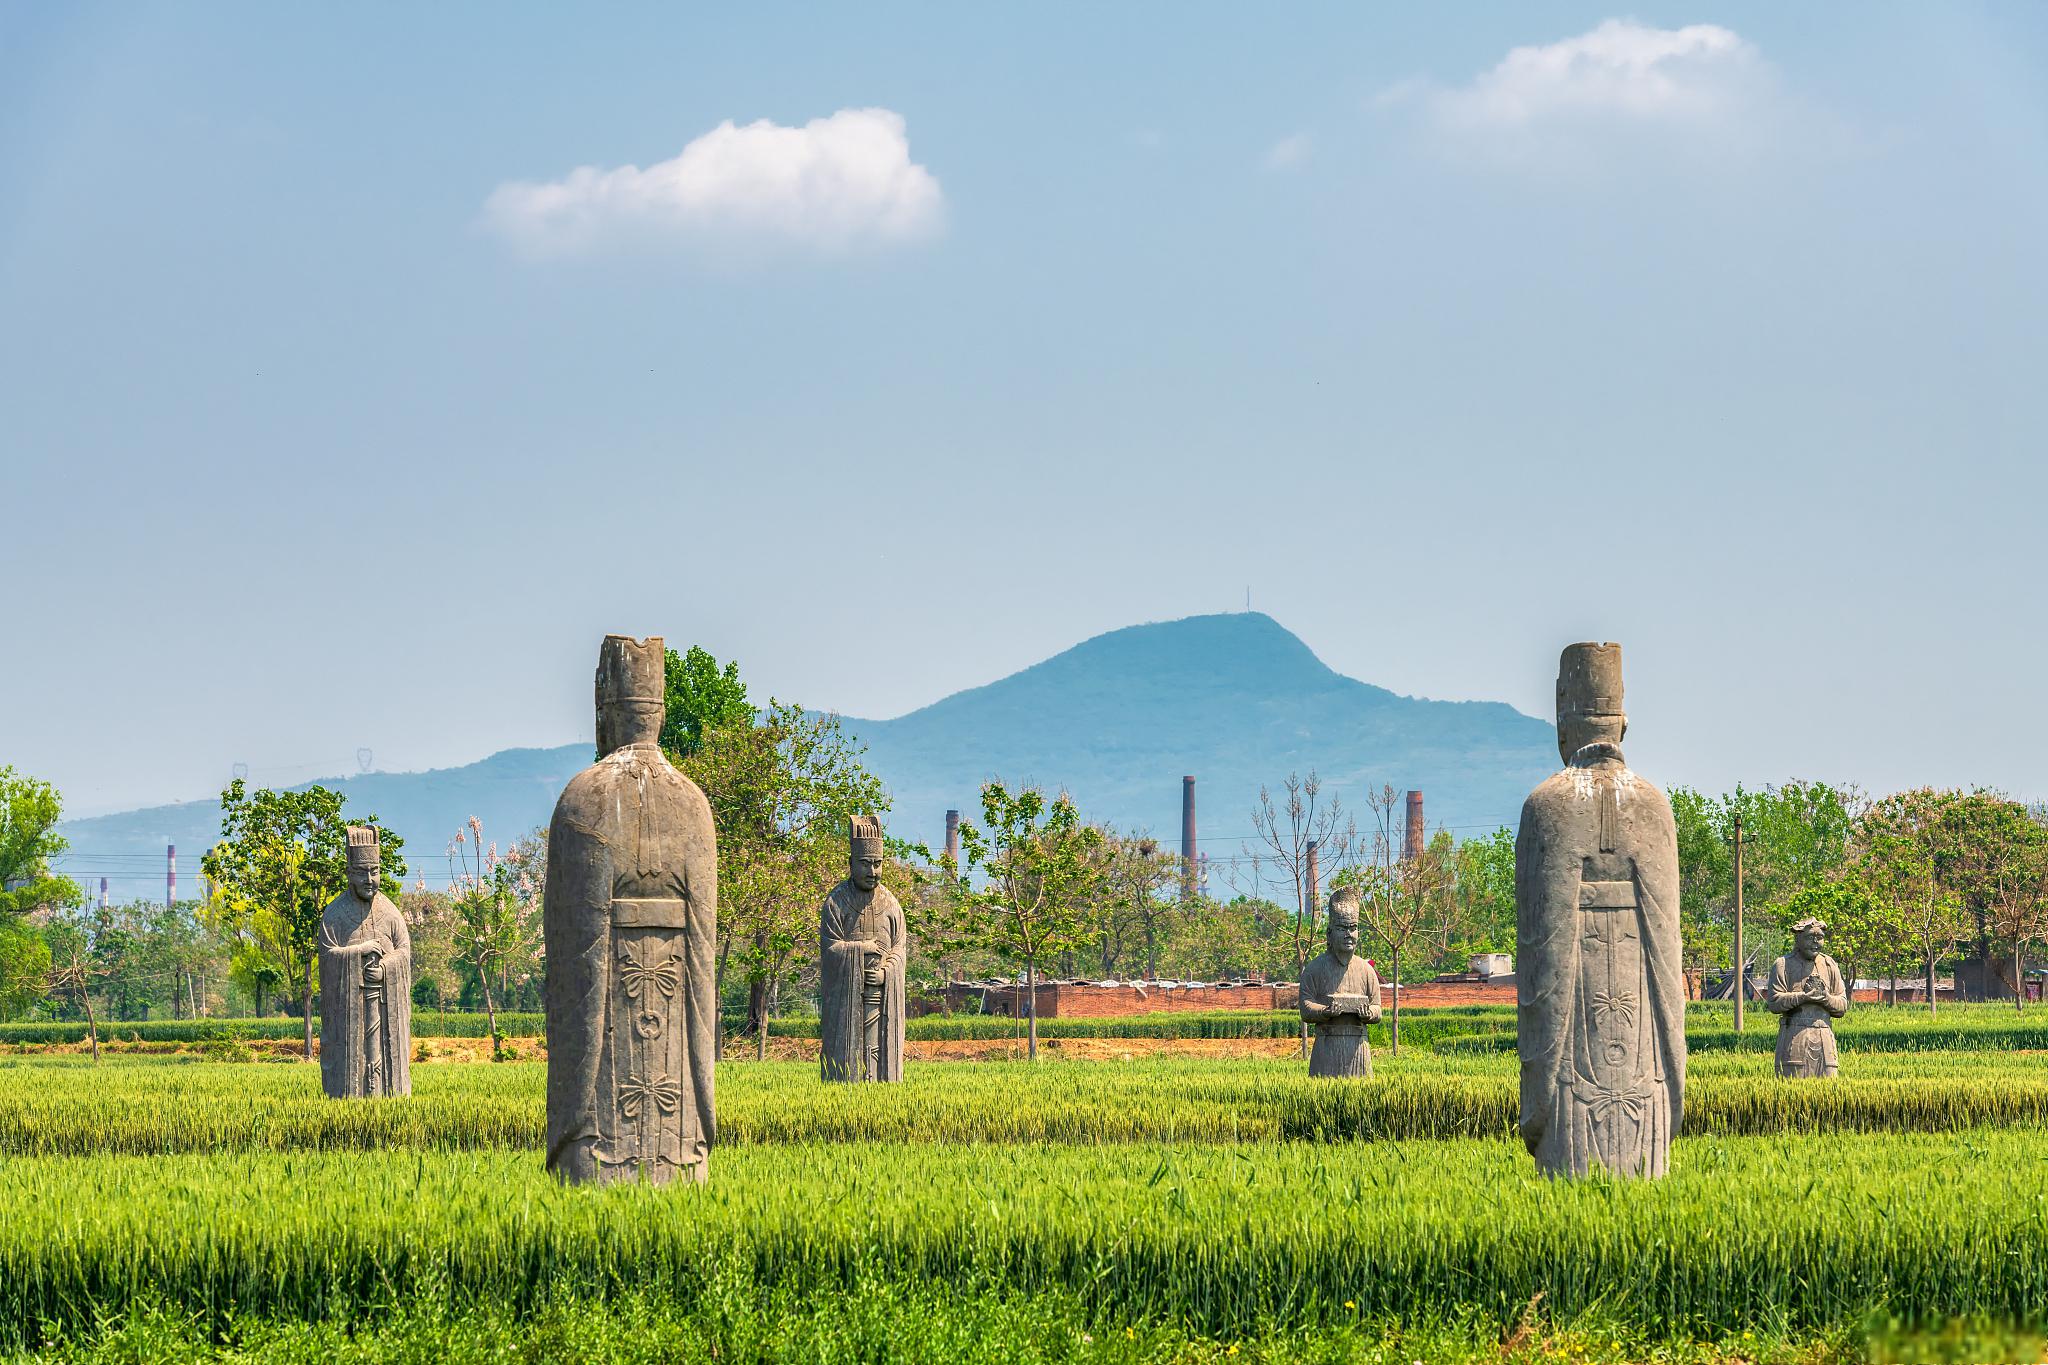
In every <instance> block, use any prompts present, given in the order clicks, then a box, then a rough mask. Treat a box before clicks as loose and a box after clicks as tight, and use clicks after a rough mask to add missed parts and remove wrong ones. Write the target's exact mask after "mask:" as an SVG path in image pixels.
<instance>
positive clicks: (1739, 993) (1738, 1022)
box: [1728, 811, 1756, 1048]
mask: <svg viewBox="0 0 2048 1365" xmlns="http://www.w3.org/2000/svg"><path fill="white" fill-rule="evenodd" d="M1728 842H1729V843H1730V844H1732V845H1734V848H1735V1045H1736V1047H1738V1048H1739V1047H1741V1046H1742V1017H1743V1014H1742V1012H1743V1006H1744V1003H1745V1002H1744V1000H1743V997H1744V996H1746V995H1747V994H1749V960H1748V959H1747V958H1745V957H1744V956H1743V955H1742V846H1743V845H1744V844H1749V843H1754V842H1756V841H1755V839H1754V838H1752V837H1751V836H1749V835H1746V834H1744V833H1743V832H1742V813H1741V812H1740V811H1738V812H1736V815H1735V833H1734V834H1732V835H1730V836H1729V838H1728Z"/></svg>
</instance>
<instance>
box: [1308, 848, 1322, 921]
mask: <svg viewBox="0 0 2048 1365" xmlns="http://www.w3.org/2000/svg"><path fill="white" fill-rule="evenodd" d="M1307 872H1308V876H1307V881H1308V912H1309V914H1310V915H1314V914H1315V912H1316V907H1317V906H1318V905H1321V904H1322V903H1323V886H1322V880H1323V879H1322V874H1321V871H1320V869H1318V868H1317V866H1316V841H1315V840H1313V839H1311V840H1309V841H1308V868H1307Z"/></svg>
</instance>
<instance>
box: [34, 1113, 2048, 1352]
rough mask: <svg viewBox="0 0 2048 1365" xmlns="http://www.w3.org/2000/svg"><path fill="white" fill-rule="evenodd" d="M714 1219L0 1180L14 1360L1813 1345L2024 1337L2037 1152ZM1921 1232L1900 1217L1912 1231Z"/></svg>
mask: <svg viewBox="0 0 2048 1365" xmlns="http://www.w3.org/2000/svg"><path fill="white" fill-rule="evenodd" d="M713 1161H714V1177H713V1181H712V1183H711V1185H710V1186H709V1187H708V1188H707V1189H704V1190H701V1191H695V1190H670V1191H658V1190H650V1189H646V1188H639V1187H623V1188H613V1189H609V1190H591V1189H583V1190H566V1189H563V1188H561V1187H559V1186H557V1185H556V1184H555V1183H554V1182H553V1181H551V1180H550V1179H549V1178H548V1177H547V1176H546V1175H545V1174H544V1173H543V1172H542V1171H541V1170H540V1168H539V1164H538V1162H536V1161H535V1160H534V1159H533V1158H532V1156H531V1154H529V1153H525V1152H479V1153H432V1154H428V1153H381V1154H366V1153H329V1154H303V1153H302V1154H295V1155H286V1154H278V1153H227V1154H218V1153H216V1154H210V1155H190V1156H177V1157H164V1158H155V1159H137V1158H124V1157H93V1158H32V1159H24V1160H13V1161H8V1162H5V1163H0V1333H13V1334H15V1335H16V1338H17V1340H20V1339H25V1338H28V1337H30V1336H33V1335H35V1334H38V1333H43V1332H48V1331H50V1330H53V1329H54V1328H58V1327H63V1326H67V1325H71V1326H75V1325H81V1324H82V1323H83V1322H84V1321H85V1320H86V1319H87V1317H88V1315H101V1314H118V1313H120V1312H121V1311H123V1310H124V1308H125V1307H127V1306H128V1305H130V1304H132V1303H135V1302H138V1301H144V1300H154V1301H161V1302H164V1303H167V1304H169V1305H171V1306H172V1307H174V1308H176V1309H177V1310H178V1311H180V1312H184V1313H190V1314H196V1315H199V1316H200V1318H201V1319H202V1320H204V1321H208V1322H212V1323H216V1324H225V1323H226V1322H227V1320H228V1319H229V1317H230V1316H232V1315H251V1314H253V1315H265V1316H275V1317H279V1318H291V1319H303V1320H324V1319H332V1320H335V1321H339V1322H349V1321H354V1320H357V1319H360V1318H362V1317H363V1316H364V1315H366V1314H369V1313H371V1312H373V1311H375V1310H376V1309H377V1308H378V1306H379V1305H389V1304H391V1303H394V1302H398V1301H404V1300H407V1299H413V1298H417V1297H419V1296H421V1295H425V1296H428V1297H431V1298H433V1299H436V1300H439V1301H442V1302H446V1303H451V1304H475V1303H480V1302H490V1303H496V1304H501V1305H504V1306H506V1307H508V1308H510V1309H512V1310H514V1311H517V1312H521V1313H524V1312H528V1311H533V1310H537V1309H539V1308H541V1307H543V1306H545V1305H546V1304H548V1303H550V1302H561V1301H563V1300H576V1299H603V1298H609V1297H612V1296H615V1295H621V1294H630V1293H633V1292H640V1291H645V1292H653V1293H657V1294H659V1295H662V1296H664V1297H666V1298H668V1299H671V1300H672V1301H674V1302H676V1303H678V1304H680V1305H688V1304H690V1303H692V1302H695V1301H697V1300H698V1299H699V1297H700V1296H701V1295H703V1294H704V1293H706V1292H707V1287H708V1286H710V1285H711V1284H712V1283H713V1281H714V1279H715V1278H716V1277H718V1276H720V1275H724V1276H726V1277H736V1279H737V1280H738V1281H739V1282H741V1283H745V1284H752V1285H756V1286H762V1287H795V1288H797V1289H799V1290H815V1291H816V1292H818V1293H821V1294H829V1293H834V1292H838V1291H839V1290H840V1289H841V1288H842V1287H843V1286H846V1285H849V1284H853V1283H857V1282H861V1281H863V1280H872V1281H879V1280H896V1281H903V1282H916V1281H922V1282H927V1283H933V1284H945V1285H948V1286H951V1287H953V1288H954V1290H955V1291H956V1292H959V1293H963V1294H979V1293H988V1294H1004V1293H1016V1292H1023V1293H1031V1292H1037V1291H1050V1292H1055V1293H1062V1294H1066V1295H1070V1296H1072V1297H1073V1298H1074V1300H1075V1301H1076V1302H1078V1303H1079V1304H1080V1305H1082V1307H1083V1310H1084V1311H1085V1312H1086V1314H1087V1315H1088V1316H1089V1317H1090V1318H1091V1319H1092V1320H1096V1321H1101V1322H1111V1323H1124V1322H1137V1321H1160V1320H1172V1321H1176V1322H1179V1323H1182V1324H1184V1325H1185V1326H1187V1327H1188V1328H1189V1329H1190V1330H1196V1331H1201V1332H1204V1333H1210V1334H1229V1333H1234V1332H1241V1331H1247V1330H1252V1329H1254V1328H1255V1327H1256V1326H1257V1325H1258V1324H1259V1323H1261V1322H1269V1321H1280V1322H1289V1323H1306V1324H1326V1323H1336V1322H1343V1321H1351V1320H1355V1319H1358V1318H1361V1317H1374V1316H1392V1317H1415V1318H1422V1319H1430V1318H1437V1317H1440V1316H1442V1315H1445V1314H1447V1313H1450V1312H1453V1311H1457V1310H1469V1311H1472V1312H1476V1313H1481V1314H1485V1315H1489V1316H1490V1317H1492V1318H1494V1319H1497V1320H1500V1321H1513V1320H1514V1318H1515V1316H1516V1315H1517V1314H1518V1313H1520V1312H1521V1311H1522V1309H1523V1308H1524V1306H1525V1305H1527V1304H1528V1303H1529V1302H1530V1301H1531V1299H1532V1298H1534V1297H1536V1296H1538V1295H1540V1296H1541V1302H1542V1303H1543V1304H1544V1305H1545V1307H1546V1309H1547V1311H1548V1312H1549V1313H1550V1314H1551V1315H1552V1316H1553V1318H1554V1319H1555V1320H1557V1321H1559V1322H1565V1323H1569V1322H1570V1321H1572V1320H1574V1319H1575V1318H1577V1317H1578V1316H1580V1315H1583V1314H1587V1313H1589V1312H1594V1311H1602V1312H1606V1313H1609V1314H1613V1313H1620V1314H1623V1315H1624V1316H1625V1317H1627V1318H1628V1319H1629V1320H1631V1321H1633V1322H1635V1323H1636V1324H1638V1325H1639V1326H1641V1327H1643V1328H1645V1329H1646V1330H1654V1331H1659V1332H1668V1333H1672V1334H1680V1333H1683V1334H1687V1335H1692V1336H1697V1335H1699V1334H1703V1333H1705V1334H1711V1333H1716V1332H1728V1331H1739V1330H1742V1329H1745V1328H1750V1327H1757V1328H1760V1329H1761V1328H1764V1327H1770V1328H1772V1329H1773V1330H1793V1331H1796V1330H1802V1329H1813V1328H1824V1327H1829V1326H1833V1325H1839V1324H1843V1323H1855V1322H1862V1321H1865V1320H1868V1319H1870V1318H1871V1317H1872V1316H1873V1315H1876V1316H1889V1317H1893V1318H1898V1319H1901V1320H1905V1321H1914V1320H1945V1319H1947V1318H1949V1317H1951V1316H1954V1315H1967V1314H1981V1315H1984V1316H1985V1317H1988V1318H1992V1319H2000V1320H2011V1321H2033V1320H2037V1319H2038V1318H2039V1317H2040V1316H2041V1314H2042V1311H2043V1309H2042V1305H2044V1304H2048V1135H2044V1134H2043V1133H2041V1132H2039V1131H2032V1130H2016V1131H1993V1130H1984V1131H1978V1132H1973V1133H1967V1134H1964V1135H1963V1136H1962V1137H1961V1138H1960V1139H1959V1138H1957V1137H1954V1136H1942V1137H1934V1136H1905V1137H1901V1136H1895V1135H1885V1136H1881V1137H1878V1136H1837V1137H1829V1138H1812V1137H1808V1138H1791V1139H1786V1138H1774V1139H1754V1138H1730V1139H1718V1140H1706V1141H1698V1142H1692V1143H1686V1144H1681V1145H1680V1147H1679V1148H1678V1149H1676V1151H1675V1152H1674V1157H1673V1175H1672V1176H1671V1178H1669V1179H1667V1180H1664V1181H1661V1182H1615V1181H1607V1180H1593V1181H1586V1182H1579V1183H1570V1182H1552V1181H1545V1180H1543V1179H1541V1178H1540V1177H1538V1176H1536V1175H1535V1173H1534V1171H1533V1169H1532V1167H1531V1165H1530V1163H1529V1161H1528V1160H1527V1158H1526V1157H1525V1156H1524V1155H1523V1154H1522V1153H1521V1152H1520V1150H1519V1149H1518V1148H1516V1147H1514V1146H1512V1145H1510V1144H1507V1143H1501V1142H1476V1141H1449V1142H1420V1143H1403V1144H1398V1145H1391V1146H1386V1147H1365V1146H1358V1145H1344V1146H1334V1147H1333V1146H1326V1145H1319V1144H1311V1143H1295V1144H1285V1145H1275V1146H1267V1147H1260V1148H1242V1147H1190V1146H1153V1145H1139V1146H1117V1147H1062V1146H990V1145H979V1146H949V1145H928V1146H921V1147H904V1146H895V1145H888V1144H875V1145H868V1144H862V1145H809V1144H807V1145H794V1146H753V1147H745V1146H742V1147H735V1148H727V1149H722V1150H720V1151H719V1152H718V1153H717V1154H716V1155H715V1156H714V1158H713ZM1907 1210H1910V1216H1903V1214H1904V1211H1907Z"/></svg>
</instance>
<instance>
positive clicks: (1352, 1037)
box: [1301, 952, 1380, 1076]
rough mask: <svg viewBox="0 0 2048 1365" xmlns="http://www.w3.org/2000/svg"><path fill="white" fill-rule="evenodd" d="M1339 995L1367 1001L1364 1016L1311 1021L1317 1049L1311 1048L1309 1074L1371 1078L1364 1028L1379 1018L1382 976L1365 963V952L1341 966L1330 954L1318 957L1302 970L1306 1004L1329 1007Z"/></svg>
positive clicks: (1369, 964)
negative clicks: (1332, 1000) (1352, 996)
mask: <svg viewBox="0 0 2048 1365" xmlns="http://www.w3.org/2000/svg"><path fill="white" fill-rule="evenodd" d="M1339 995H1356V996H1360V997H1362V998H1363V999H1364V1002H1365V1017H1364V1018H1360V1017H1359V1016H1358V1015H1355V1014H1342V1015H1338V1016H1337V1017H1335V1018H1331V1017H1329V1016H1327V1015H1324V1016H1321V1017H1319V1018H1317V1019H1315V1020H1312V1021H1311V1022H1310V1027H1312V1028H1314V1029H1315V1031H1316V1041H1315V1046H1314V1047H1312V1048H1311V1049H1309V1054H1308V1074H1309V1075H1311V1076H1370V1075H1372V1044H1371V1043H1370V1042H1368V1041H1367V1040H1366V1036H1365V1026H1366V1025H1367V1024H1370V1023H1373V1022H1375V1021H1377V1020H1378V1019H1379V1017H1380V974H1379V973H1378V972H1376V971H1374V970H1373V965H1372V964H1371V963H1370V962H1367V961H1366V960H1365V955H1364V954H1362V953H1353V954H1352V955H1351V960H1350V961H1349V962H1346V963H1343V964H1341V965H1340V964H1339V963H1338V961H1337V959H1336V958H1335V957H1332V956H1331V955H1330V954H1329V953H1328V952H1325V953H1323V954H1322V955H1321V956H1319V957H1317V958H1316V959H1315V960H1314V961H1313V962H1311V963H1309V964H1308V966H1306V967H1304V968H1302V971H1301V999H1302V1003H1303V1004H1315V1005H1323V1006H1327V1005H1328V1004H1329V1003H1330V1001H1331V999H1332V998H1333V997H1335V996H1339Z"/></svg>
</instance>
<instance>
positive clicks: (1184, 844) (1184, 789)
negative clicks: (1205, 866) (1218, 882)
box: [1180, 774, 1197, 900]
mask: <svg viewBox="0 0 2048 1365" xmlns="http://www.w3.org/2000/svg"><path fill="white" fill-rule="evenodd" d="M1196 852H1197V850H1196V848H1195V779H1194V775H1193V774H1189V775H1188V776H1186V777H1183V778H1182V779H1181V780H1180V857H1181V867H1182V871H1181V884H1180V894H1181V898H1182V899H1183V900H1193V899H1194V896H1195V865H1196Z"/></svg>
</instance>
